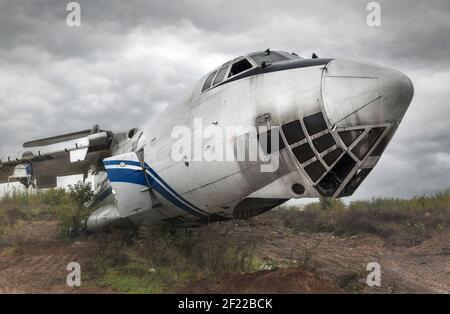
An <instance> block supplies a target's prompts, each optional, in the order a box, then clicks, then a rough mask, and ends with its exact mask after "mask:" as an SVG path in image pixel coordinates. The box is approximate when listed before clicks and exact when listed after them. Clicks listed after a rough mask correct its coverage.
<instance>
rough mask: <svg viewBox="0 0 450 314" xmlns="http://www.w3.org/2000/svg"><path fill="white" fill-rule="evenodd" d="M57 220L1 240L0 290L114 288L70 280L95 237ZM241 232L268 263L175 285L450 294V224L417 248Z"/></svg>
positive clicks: (196, 289)
mask: <svg viewBox="0 0 450 314" xmlns="http://www.w3.org/2000/svg"><path fill="white" fill-rule="evenodd" d="M56 226H57V225H56V222H55V221H51V220H43V221H33V222H25V223H24V225H23V226H21V227H20V228H19V229H18V230H17V231H16V232H14V233H12V234H11V235H9V236H4V237H2V238H1V239H0V240H1V241H0V293H110V292H113V291H112V290H109V289H105V288H101V287H98V286H97V285H96V284H95V283H94V282H89V281H86V280H83V277H82V287H81V288H70V287H68V286H67V285H66V276H67V274H68V271H67V270H66V266H67V264H68V263H69V262H72V261H76V262H78V263H80V265H81V268H82V269H83V265H85V264H86V261H88V260H89V258H91V257H93V256H95V254H96V251H95V246H94V245H92V243H90V242H89V241H86V242H84V241H83V242H81V241H80V242H66V241H62V240H59V239H57V238H56V236H55V234H56ZM234 234H235V235H236V234H238V236H239V237H245V238H247V239H252V238H254V240H255V241H258V242H259V245H258V246H257V252H256V253H257V256H258V257H260V258H261V259H262V260H263V261H267V262H266V263H267V265H266V266H264V267H263V268H265V269H262V270H261V271H257V272H254V273H251V274H243V275H230V276H222V277H221V278H219V279H217V280H214V281H208V280H199V281H197V282H193V283H191V284H190V285H189V286H186V287H184V288H179V289H177V290H174V291H172V292H183V293H227V292H233V293H343V292H344V290H343V289H341V288H338V286H341V287H342V285H343V284H344V285H347V286H349V285H351V284H354V283H358V287H359V288H358V289H356V288H355V290H354V291H358V292H365V293H421V292H424V293H450V231H446V232H440V233H438V234H436V235H434V236H433V237H432V238H431V239H429V240H427V241H425V242H424V243H422V244H420V245H416V246H410V247H405V246H394V245H392V244H389V243H386V242H385V241H383V240H382V239H380V238H378V237H375V236H369V235H364V236H355V237H335V236H333V235H331V234H304V233H301V234H294V233H292V232H289V231H280V230H275V229H274V228H272V227H271V226H268V225H253V226H249V225H243V226H238V227H235V232H234ZM369 262H378V263H379V264H380V265H381V287H368V286H367V285H365V284H364V282H365V276H366V275H367V274H368V273H369V272H368V271H366V270H365V268H366V265H367V263H369ZM274 264H276V265H281V268H280V267H278V268H273V265H274ZM296 265H297V266H296ZM283 266H284V267H283ZM352 289H353V288H347V289H346V291H352Z"/></svg>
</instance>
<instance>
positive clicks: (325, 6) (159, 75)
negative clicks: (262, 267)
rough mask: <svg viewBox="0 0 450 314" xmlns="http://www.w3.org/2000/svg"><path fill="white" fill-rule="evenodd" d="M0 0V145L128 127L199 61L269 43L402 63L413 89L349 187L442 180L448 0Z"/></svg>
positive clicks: (302, 51) (390, 191)
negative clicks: (375, 7)
mask: <svg viewBox="0 0 450 314" xmlns="http://www.w3.org/2000/svg"><path fill="white" fill-rule="evenodd" d="M68 2H69V1H61V0H55V1H20V0H11V1H5V0H0V155H2V154H8V153H15V152H17V151H19V150H20V148H21V144H22V143H23V142H25V141H27V140H30V139H34V138H39V137H44V136H51V135H56V134H58V133H63V132H68V131H76V130H79V129H86V128H90V127H91V126H92V125H93V124H95V123H98V124H99V125H100V126H101V127H102V128H106V129H115V130H117V129H121V128H123V129H125V128H129V127H134V126H139V125H141V124H143V123H145V121H146V120H148V119H149V118H151V117H152V116H154V115H155V114H156V113H157V112H159V111H160V110H161V109H162V108H164V107H165V106H166V105H167V104H169V103H171V102H172V101H173V100H174V99H175V97H176V96H177V95H179V94H180V93H182V92H183V90H185V89H186V88H188V87H189V85H190V84H192V83H193V82H194V81H195V80H197V79H198V78H199V77H200V76H202V75H203V74H205V73H206V72H207V71H208V70H210V69H211V68H213V67H215V66H218V65H220V64H221V63H223V62H224V61H226V60H227V59H230V58H232V57H235V56H238V55H240V54H243V53H246V52H250V51H255V50H262V49H266V48H268V47H270V48H271V49H274V50H275V49H276V50H286V51H289V52H292V51H295V52H296V53H297V54H299V55H301V56H305V57H310V55H311V53H312V52H316V53H317V54H318V55H319V56H322V57H337V58H347V59H356V60H360V61H369V62H375V63H378V64H382V65H386V66H391V67H394V68H396V69H399V70H401V71H402V72H404V73H406V74H407V75H408V76H409V77H410V78H411V80H412V81H413V83H414V85H415V97H414V100H413V102H412V104H411V106H410V108H409V110H408V112H407V113H406V115H405V117H404V120H403V122H402V124H401V126H400V128H399V130H398V132H397V133H396V135H395V137H394V139H393V141H392V142H391V144H390V146H389V147H388V148H387V150H386V152H385V153H384V155H383V157H382V158H381V161H380V162H379V163H378V165H377V167H376V168H375V169H374V171H372V173H371V175H370V176H369V177H368V178H367V179H366V181H365V182H364V183H363V184H362V186H361V187H360V189H359V190H358V191H357V192H356V193H355V197H356V198H369V197H374V196H396V197H407V196H412V195H418V194H424V193H429V192H433V191H437V190H442V189H444V188H446V187H450V179H449V178H450V131H449V126H450V104H449V99H450V89H449V83H450V58H449V57H450V2H449V1H448V0H442V1H426V2H425V1H379V3H380V4H381V26H380V27H369V26H368V25H367V23H366V17H367V14H368V12H367V10H366V5H367V3H369V1H361V0H359V1H320V0H315V1H300V0H293V1H280V0H273V1H261V0H259V1H257V0H254V1H215V0H208V1H205V0H201V1H200V0H194V1H180V0H177V1H168V0H158V1H154V0H153V1H152V0H149V1H144V0H143V1H132V0H131V1H123V0H122V1H120V0H118V1H110V0H109V1H106V0H105V1H94V0H86V1H78V2H79V3H80V5H81V27H68V26H67V24H66V16H67V14H68V12H67V11H66V5H67V3H68Z"/></svg>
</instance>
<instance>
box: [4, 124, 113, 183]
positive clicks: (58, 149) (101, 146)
mask: <svg viewBox="0 0 450 314" xmlns="http://www.w3.org/2000/svg"><path fill="white" fill-rule="evenodd" d="M112 140H113V133H112V132H111V131H105V130H99V129H98V128H97V129H92V130H84V131H79V132H75V133H69V134H64V135H59V136H55V137H49V138H44V139H39V140H34V141H31V142H26V143H25V144H23V148H24V150H23V152H20V153H19V154H18V155H16V156H6V157H2V158H0V183H6V182H14V181H16V182H17V181H19V182H21V183H23V184H25V185H26V186H28V185H29V184H30V183H31V182H32V181H33V182H34V180H36V187H37V188H48V187H55V186H56V177H58V176H68V175H75V174H84V175H86V174H87V172H88V170H89V169H93V170H97V168H98V167H100V168H102V167H103V165H102V163H101V161H102V160H103V158H106V157H109V156H110V155H111V150H110V146H111V143H112Z"/></svg>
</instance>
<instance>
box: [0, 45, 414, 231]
mask: <svg viewBox="0 0 450 314" xmlns="http://www.w3.org/2000/svg"><path fill="white" fill-rule="evenodd" d="M413 93H414V89H413V85H412V83H411V81H410V80H409V78H408V77H407V76H406V75H404V74H403V73H401V72H399V71H396V70H393V69H390V68H386V67H383V66H378V65H374V64H369V63H361V62H355V61H348V60H342V59H331V58H330V59H325V58H318V57H317V56H316V55H313V57H312V58H311V59H304V58H301V57H299V56H297V55H296V54H294V53H287V52H282V51H270V50H269V49H267V50H265V51H260V52H256V53H250V54H247V55H243V56H240V57H237V58H235V59H233V60H230V61H228V62H226V63H224V64H223V65H221V66H219V67H217V68H216V69H214V70H212V71H210V72H209V73H207V74H206V75H205V76H204V77H203V78H201V79H200V80H199V81H198V82H197V83H195V84H194V85H193V86H192V87H191V88H190V89H189V90H188V91H187V92H186V93H184V94H183V96H182V97H181V98H180V99H179V101H178V102H176V103H173V104H172V105H170V106H168V107H167V108H166V109H164V110H163V111H162V112H161V113H160V115H159V116H158V118H157V119H154V120H153V122H152V123H150V124H149V125H148V126H147V127H145V128H132V129H130V130H127V131H125V132H113V131H109V130H103V129H100V128H99V127H98V126H94V127H93V128H92V129H90V130H85V131H80V132H75V133H69V134H65V135H60V136H56V137H51V138H45V139H40V140H34V141H31V142H27V143H25V144H24V145H23V147H24V149H25V152H23V153H20V155H19V156H10V157H4V158H2V159H1V163H0V183H1V182H3V183H4V182H8V181H19V182H21V183H23V184H24V185H25V186H27V187H28V186H34V187H35V188H37V189H42V188H49V187H55V186H56V178H57V177H58V176H67V175H74V174H84V175H85V176H86V175H87V174H88V173H90V174H92V175H93V176H94V178H95V180H94V189H95V195H96V197H95V200H94V201H93V204H92V205H93V206H94V208H96V210H95V211H94V212H93V213H92V214H91V215H90V217H89V218H88V219H87V220H86V221H85V226H86V229H87V230H98V229H102V228H104V227H107V226H116V225H117V226H130V225H131V226H137V225H142V224H162V223H163V224H169V225H171V226H174V227H193V226H200V225H203V224H208V223H211V222H215V221H221V220H228V219H246V218H249V217H253V216H256V215H259V214H261V213H263V212H265V211H267V210H270V209H272V208H274V207H276V206H278V205H280V204H282V203H284V202H286V201H287V200H289V199H291V198H303V197H320V196H329V197H343V196H349V195H352V194H353V193H354V192H355V190H356V189H357V188H358V186H359V185H360V184H361V182H362V181H363V180H364V179H365V178H366V177H367V175H368V174H369V173H370V171H371V170H372V169H373V168H374V166H375V165H376V163H377V162H378V160H379V159H380V156H381V155H382V153H383V151H384V149H385V148H386V145H387V144H388V143H389V141H390V140H391V138H392V136H393V135H394V133H395V131H396V130H397V128H398V126H399V123H400V121H401V120H402V118H403V116H404V114H405V112H406V110H407V108H408V106H409V104H410V102H411V100H412V97H413ZM196 119H201V122H202V124H203V125H204V126H211V125H213V126H215V127H217V128H219V129H220V130H225V128H226V127H227V126H230V125H240V126H244V127H248V126H251V127H264V128H266V129H265V130H266V131H265V132H261V131H259V130H260V129H258V130H257V131H256V132H257V136H256V137H255V138H256V143H257V144H256V147H257V150H258V158H255V159H251V158H240V159H239V158H237V159H236V158H235V159H228V158H227V159H226V160H214V159H213V160H205V159H202V158H191V157H190V156H191V155H190V154H188V153H187V152H186V154H184V153H182V154H181V156H182V158H174V156H173V155H174V149H173V147H174V146H176V145H175V144H176V143H177V142H179V141H180V139H178V138H176V137H174V136H173V130H174V129H175V128H176V127H177V126H186V127H188V128H191V129H192V128H194V124H195V120H196ZM242 130H244V131H242V132H240V133H239V132H235V133H233V134H232V136H229V137H227V138H226V139H224V140H223V141H225V142H227V144H229V145H231V146H232V147H236V146H237V143H238V142H240V143H243V144H244V145H247V144H248V145H247V146H246V147H247V148H249V147H250V146H251V145H249V143H250V142H251V141H249V140H248V138H249V137H248V135H249V134H248V132H247V131H245V130H246V129H245V128H243V129H242ZM194 133H195V132H194ZM194 137H195V135H194ZM241 139H246V140H243V141H241ZM184 142H185V141H184ZM219 142H220V141H219ZM217 143H218V142H217V140H215V141H214V143H213V142H211V139H205V138H203V141H200V144H199V143H194V144H188V145H191V146H190V147H189V148H192V150H193V151H200V153H202V152H204V151H207V150H211V149H213V150H214V149H216V150H217V145H218V144H217ZM274 143H275V145H274ZM219 144H220V143H219ZM176 151H179V147H178V148H177V149H176ZM234 154H235V155H236V152H234ZM247 155H248V154H247ZM275 156H276V158H277V165H276V168H274V169H273V170H272V171H262V170H261V165H262V164H267V163H268V162H270V160H271V159H274V158H275Z"/></svg>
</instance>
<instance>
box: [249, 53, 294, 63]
mask: <svg viewBox="0 0 450 314" xmlns="http://www.w3.org/2000/svg"><path fill="white" fill-rule="evenodd" d="M249 57H250V58H252V60H253V61H255V62H256V63H257V64H258V65H261V64H262V63H263V62H267V63H274V62H278V61H286V60H293V59H300V57H299V56H296V55H294V54H290V53H287V52H282V51H270V50H269V49H267V50H266V51H262V52H256V53H252V54H250V55H249Z"/></svg>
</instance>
